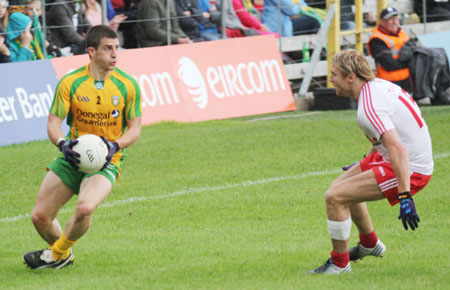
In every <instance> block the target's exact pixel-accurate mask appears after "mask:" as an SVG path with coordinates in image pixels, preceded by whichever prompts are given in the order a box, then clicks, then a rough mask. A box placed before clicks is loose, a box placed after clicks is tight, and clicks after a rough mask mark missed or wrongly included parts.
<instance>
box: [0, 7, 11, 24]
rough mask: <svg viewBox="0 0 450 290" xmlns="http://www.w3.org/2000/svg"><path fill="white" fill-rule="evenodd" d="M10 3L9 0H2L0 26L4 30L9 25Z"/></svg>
mask: <svg viewBox="0 0 450 290" xmlns="http://www.w3.org/2000/svg"><path fill="white" fill-rule="evenodd" d="M8 5H9V4H8V1H6V0H0V27H2V28H3V30H5V29H6V26H7V25H8V15H9V14H8Z"/></svg>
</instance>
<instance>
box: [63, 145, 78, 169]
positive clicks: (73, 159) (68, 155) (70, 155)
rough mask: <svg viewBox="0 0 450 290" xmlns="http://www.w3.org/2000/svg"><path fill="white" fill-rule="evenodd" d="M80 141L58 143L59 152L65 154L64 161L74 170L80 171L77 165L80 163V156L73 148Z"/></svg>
mask: <svg viewBox="0 0 450 290" xmlns="http://www.w3.org/2000/svg"><path fill="white" fill-rule="evenodd" d="M77 143H78V140H61V141H60V142H59V143H58V147H59V150H60V151H61V152H62V154H64V159H66V161H67V162H69V164H70V166H72V168H73V169H75V170H78V165H77V163H80V159H78V158H80V154H79V153H78V152H76V151H74V150H73V149H72V148H73V146H74V145H75V144H77Z"/></svg>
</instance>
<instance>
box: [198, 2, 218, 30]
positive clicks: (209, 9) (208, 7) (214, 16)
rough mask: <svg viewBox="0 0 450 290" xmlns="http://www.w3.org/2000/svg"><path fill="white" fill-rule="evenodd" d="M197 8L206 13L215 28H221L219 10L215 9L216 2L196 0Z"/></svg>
mask: <svg viewBox="0 0 450 290" xmlns="http://www.w3.org/2000/svg"><path fill="white" fill-rule="evenodd" d="M198 6H199V8H200V10H202V11H203V12H206V13H208V15H209V20H210V21H211V22H212V23H214V24H216V25H217V27H221V25H222V23H221V16H222V13H220V11H219V9H217V6H216V1H214V0H211V1H210V0H198Z"/></svg>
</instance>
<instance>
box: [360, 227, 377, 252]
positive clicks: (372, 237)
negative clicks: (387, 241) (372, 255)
mask: <svg viewBox="0 0 450 290" xmlns="http://www.w3.org/2000/svg"><path fill="white" fill-rule="evenodd" d="M359 241H360V242H361V246H363V247H364V248H368V249H371V248H373V247H375V246H376V244H377V242H378V237H377V234H376V233H375V231H373V232H371V233H370V234H368V235H362V234H359Z"/></svg>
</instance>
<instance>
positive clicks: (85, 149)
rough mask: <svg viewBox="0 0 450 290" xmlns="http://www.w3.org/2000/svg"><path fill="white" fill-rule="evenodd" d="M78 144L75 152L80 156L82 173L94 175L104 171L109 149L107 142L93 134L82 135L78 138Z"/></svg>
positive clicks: (74, 148) (74, 147)
mask: <svg viewBox="0 0 450 290" xmlns="http://www.w3.org/2000/svg"><path fill="white" fill-rule="evenodd" d="M77 140H78V143H77V144H75V146H73V150H74V151H76V152H78V153H79V154H80V163H79V164H78V166H79V167H80V171H82V172H84V173H93V172H96V171H99V170H100V169H102V167H103V165H105V162H106V156H107V155H108V147H107V146H106V144H105V142H103V140H102V139H101V138H100V137H99V136H97V135H93V134H86V135H82V136H80V137H78V138H77Z"/></svg>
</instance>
